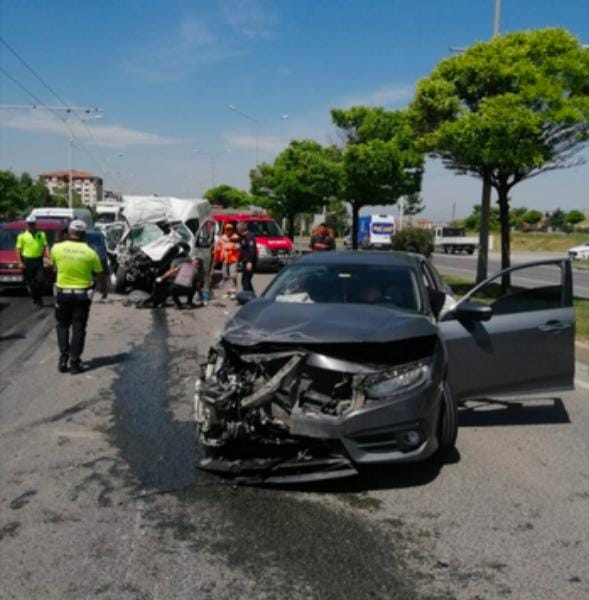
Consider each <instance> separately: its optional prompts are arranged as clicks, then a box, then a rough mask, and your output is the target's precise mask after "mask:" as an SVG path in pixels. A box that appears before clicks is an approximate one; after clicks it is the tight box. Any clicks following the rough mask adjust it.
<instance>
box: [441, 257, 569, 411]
mask: <svg viewBox="0 0 589 600" xmlns="http://www.w3.org/2000/svg"><path fill="white" fill-rule="evenodd" d="M507 272H509V273H510V274H511V279H512V282H511V287H510V289H509V291H508V292H507V293H501V285H500V284H501V275H502V274H503V273H507ZM572 289H573V286H572V273H571V265H570V261H569V260H568V259H557V260H548V261H539V262H534V263H527V264H525V265H519V266H516V267H512V268H510V269H506V270H505V271H502V272H500V273H497V274H495V275H493V276H492V277H490V278H489V279H487V280H486V281H484V282H483V283H481V284H479V285H478V286H476V287H475V288H474V289H473V290H471V291H470V292H469V293H468V294H467V295H466V296H464V298H462V299H461V300H460V301H459V302H458V303H457V304H456V306H455V307H454V308H453V309H452V310H451V311H450V312H448V313H447V314H446V315H444V317H443V318H442V321H441V322H440V324H439V326H440V331H441V334H442V336H443V338H444V340H445V342H446V346H447V349H448V382H449V384H450V387H451V389H452V391H453V392H454V395H455V397H456V399H457V400H466V399H469V398H483V397H489V396H495V397H496V396H499V395H513V394H527V393H536V392H550V391H557V390H566V389H573V387H574V383H573V382H574V375H575V313H574V309H573V302H572ZM483 304H486V305H488V307H489V308H490V310H489V308H487V307H485V306H483Z"/></svg>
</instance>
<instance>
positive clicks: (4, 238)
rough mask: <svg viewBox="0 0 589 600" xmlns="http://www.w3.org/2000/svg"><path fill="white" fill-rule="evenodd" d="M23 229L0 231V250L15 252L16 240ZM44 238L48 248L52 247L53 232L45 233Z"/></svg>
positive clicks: (53, 240)
mask: <svg viewBox="0 0 589 600" xmlns="http://www.w3.org/2000/svg"><path fill="white" fill-rule="evenodd" d="M23 231H24V229H23V230H22V231H21V230H18V229H0V250H15V249H16V238H17V237H18V235H19V234H20V233H22V232H23ZM45 237H46V238H47V243H48V244H49V246H53V243H54V242H55V231H53V230H51V231H45Z"/></svg>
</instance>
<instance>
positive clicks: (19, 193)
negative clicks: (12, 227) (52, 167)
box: [0, 171, 50, 220]
mask: <svg viewBox="0 0 589 600" xmlns="http://www.w3.org/2000/svg"><path fill="white" fill-rule="evenodd" d="M49 201H50V194H49V191H48V190H47V187H46V186H45V184H44V183H43V181H42V180H41V179H37V181H34V180H33V178H32V177H31V176H30V175H29V174H28V173H27V172H24V173H22V174H21V175H20V177H17V176H16V175H15V174H14V173H13V172H12V171H0V218H2V219H6V220H10V219H15V218H18V217H24V216H25V215H26V214H27V213H28V212H29V211H30V210H31V209H33V208H36V207H39V206H48V204H49Z"/></svg>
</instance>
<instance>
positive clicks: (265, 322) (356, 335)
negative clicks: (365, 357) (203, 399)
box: [222, 298, 437, 346]
mask: <svg viewBox="0 0 589 600" xmlns="http://www.w3.org/2000/svg"><path fill="white" fill-rule="evenodd" d="M436 333H437V328H436V326H435V325H434V324H433V323H432V322H431V321H429V320H428V319H427V318H426V317H425V316H423V315H413V314H410V313H406V312H401V311H396V310H392V309H391V308H386V307H384V306H369V305H365V304H364V305H362V304H308V303H305V304H298V303H284V302H274V301H271V300H265V299H263V298H260V299H258V300H254V301H252V302H249V303H248V304H246V305H245V306H244V307H243V308H242V309H241V310H239V311H238V312H237V314H236V315H235V316H234V317H233V318H232V319H231V320H230V321H229V322H228V323H227V326H226V327H225V331H224V332H223V336H222V337H223V339H224V340H225V341H227V342H229V343H230V344H235V345H238V346H253V345H256V344H259V343H262V342H270V343H277V344H278V343H280V344H284V343H290V344H298V343H300V344H312V343H316V344H339V343H363V342H369V343H379V342H390V341H398V340H403V339H409V338H415V337H423V336H429V335H435V334H436Z"/></svg>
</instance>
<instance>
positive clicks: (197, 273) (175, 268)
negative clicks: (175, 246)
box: [155, 257, 204, 308]
mask: <svg viewBox="0 0 589 600" xmlns="http://www.w3.org/2000/svg"><path fill="white" fill-rule="evenodd" d="M172 277H174V282H173V283H172V285H171V286H170V295H171V296H172V298H173V300H174V304H175V305H176V308H182V303H181V302H180V298H181V297H182V296H186V306H189V307H191V308H195V307H196V304H194V296H195V295H196V294H197V293H199V294H200V290H201V289H202V283H203V279H204V269H203V265H202V261H201V260H200V259H198V258H189V257H186V258H179V259H176V260H174V261H173V263H172V267H171V268H170V269H169V270H168V271H166V272H165V273H164V274H163V275H162V276H161V277H158V278H157V279H156V280H155V281H156V284H158V285H163V284H164V283H165V282H166V281H168V280H169V279H171V278H172Z"/></svg>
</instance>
